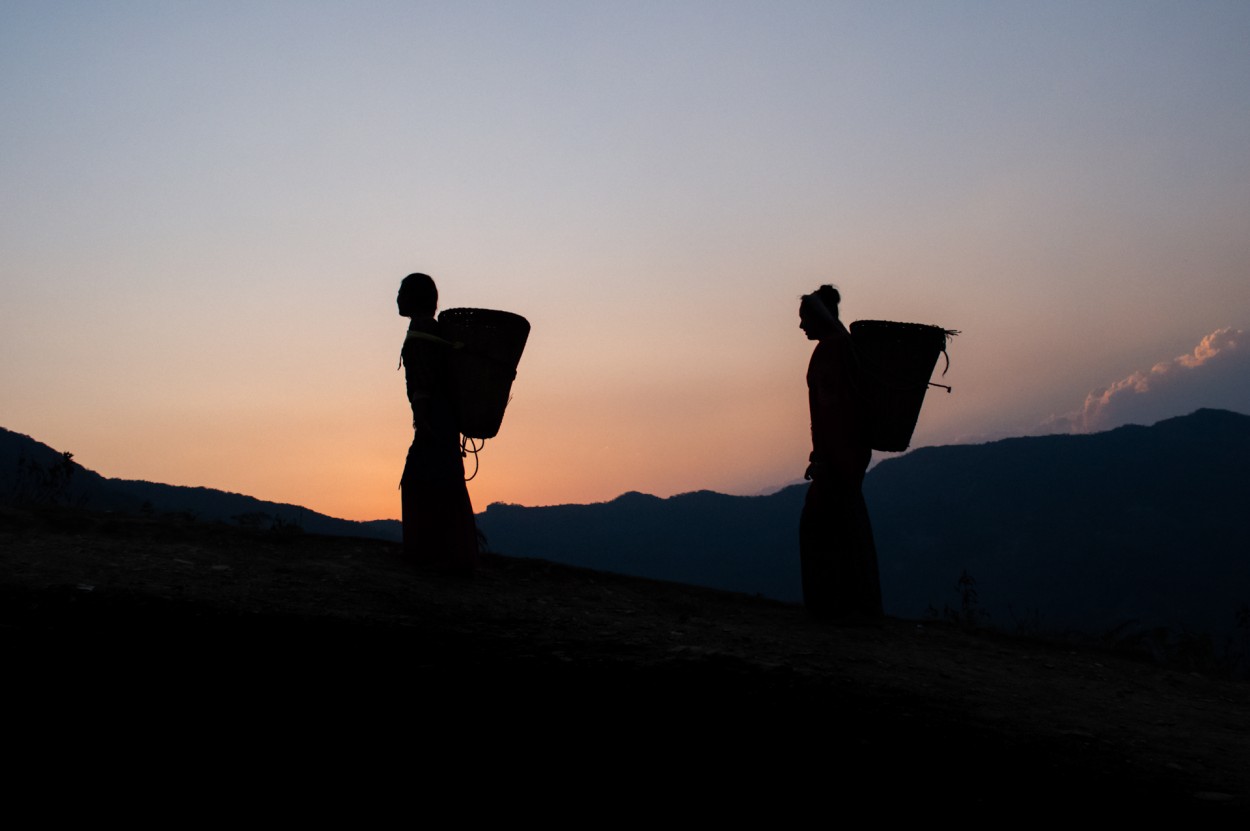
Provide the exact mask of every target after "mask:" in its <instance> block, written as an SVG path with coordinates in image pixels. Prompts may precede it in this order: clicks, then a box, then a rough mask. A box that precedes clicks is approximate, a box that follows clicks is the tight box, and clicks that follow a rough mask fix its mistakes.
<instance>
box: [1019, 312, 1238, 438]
mask: <svg viewBox="0 0 1250 831" xmlns="http://www.w3.org/2000/svg"><path fill="white" fill-rule="evenodd" d="M1200 407H1215V408H1219V409H1226V410H1234V411H1236V412H1241V413H1250V338H1247V336H1246V333H1245V332H1243V331H1242V330H1241V329H1236V328H1233V327H1231V326H1227V327H1224V328H1223V329H1216V330H1215V331H1214V332H1212V333H1211V334H1209V335H1207V336H1206V337H1204V338H1203V339H1202V341H1201V342H1200V343H1199V344H1198V345H1197V346H1196V347H1194V350H1193V351H1192V352H1188V353H1186V354H1184V355H1180V356H1178V357H1176V358H1173V359H1172V360H1170V361H1163V362H1160V363H1157V364H1155V365H1154V366H1152V367H1151V368H1150V369H1146V370H1138V371H1137V372H1134V373H1132V374H1131V375H1128V376H1127V377H1125V378H1121V379H1120V380H1118V381H1116V382H1114V383H1112V384H1110V385H1109V386H1107V387H1106V388H1104V389H1102V390H1097V391H1094V392H1091V393H1090V394H1089V395H1087V396H1086V397H1085V403H1084V405H1083V406H1082V407H1081V408H1080V409H1079V410H1076V411H1074V412H1071V413H1068V414H1066V415H1062V416H1052V417H1051V418H1050V419H1048V420H1047V421H1046V422H1045V423H1044V424H1043V425H1042V429H1041V430H1039V431H1038V432H1048V433H1092V432H1097V431H1099V430H1110V429H1112V428H1113V427H1119V426H1121V425H1123V424H1153V423H1154V422H1156V421H1159V420H1161V419H1165V418H1171V417H1172V416H1178V415H1184V414H1186V413H1190V412H1193V411H1194V410H1196V409H1199V408H1200Z"/></svg>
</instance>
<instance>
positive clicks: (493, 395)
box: [438, 309, 530, 439]
mask: <svg viewBox="0 0 1250 831" xmlns="http://www.w3.org/2000/svg"><path fill="white" fill-rule="evenodd" d="M438 322H439V324H440V326H441V327H442V330H443V336H444V337H446V338H447V339H448V340H450V341H453V342H455V343H456V344H457V348H456V349H455V350H454V351H453V352H452V353H451V354H452V357H451V363H452V377H453V378H454V379H455V385H456V391H455V395H456V407H457V410H458V414H459V417H460V432H461V433H463V434H464V435H466V436H468V437H470V438H475V439H490V438H494V437H495V435H496V434H497V433H498V432H499V425H501V424H502V423H503V414H504V410H505V409H507V407H508V400H509V399H510V398H511V393H512V381H513V379H514V378H516V367H517V364H518V363H519V362H520V360H521V353H522V352H523V351H524V350H525V341H526V339H527V338H528V337H529V332H530V324H529V321H528V320H526V319H525V318H523V317H521V316H520V315H517V314H513V313H511V312H499V311H494V310H492V309H446V310H444V311H443V312H442V313H441V314H440V315H439V316H438Z"/></svg>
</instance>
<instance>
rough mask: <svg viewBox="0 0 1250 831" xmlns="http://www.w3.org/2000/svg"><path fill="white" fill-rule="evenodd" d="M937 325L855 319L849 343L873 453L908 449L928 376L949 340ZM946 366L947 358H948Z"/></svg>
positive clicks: (918, 415) (951, 331)
mask: <svg viewBox="0 0 1250 831" xmlns="http://www.w3.org/2000/svg"><path fill="white" fill-rule="evenodd" d="M955 334H957V333H956V332H955V331H954V330H948V329H943V328H942V327H941V326H927V325H925V324H923V323H893V322H891V321H888V320H857V321H855V322H854V323H852V324H851V342H852V343H853V344H854V346H855V353H856V355H857V356H858V357H859V363H860V368H861V369H862V370H863V373H864V378H865V379H866V383H867V391H866V392H867V398H868V415H869V439H870V441H871V444H872V447H873V449H874V450H890V451H900V450H906V449H907V447H908V445H910V444H911V436H912V433H914V432H915V431H916V422H917V420H918V419H919V418H920V407H921V405H922V404H924V394H925V392H926V391H927V390H928V389H929V377H930V376H931V375H932V374H933V368H934V367H935V366H937V359H938V355H941V354H943V353H945V352H946V342H947V339H948V338H949V337H951V336H953V335H955ZM948 361H949V359H948Z"/></svg>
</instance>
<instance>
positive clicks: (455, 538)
mask: <svg viewBox="0 0 1250 831" xmlns="http://www.w3.org/2000/svg"><path fill="white" fill-rule="evenodd" d="M400 489H401V491H402V496H401V503H402V508H403V523H404V554H405V556H407V557H408V558H409V559H411V560H414V561H416V562H419V563H424V564H427V565H431V566H434V567H435V568H439V569H443V570H448V571H461V572H468V571H472V570H473V568H474V566H475V565H476V563H477V525H476V523H474V521H473V505H472V503H471V502H470V501H469V489H468V488H467V487H466V486H465V483H464V461H463V460H462V459H461V457H460V447H459V443H458V441H456V440H454V439H452V440H448V439H447V438H446V437H443V438H442V440H441V441H437V440H434V439H432V438H427V437H424V436H421V435H418V436H417V437H416V438H414V439H413V442H412V447H410V448H409V449H408V458H407V460H406V461H405V463H404V475H403V478H402V479H401V480H400Z"/></svg>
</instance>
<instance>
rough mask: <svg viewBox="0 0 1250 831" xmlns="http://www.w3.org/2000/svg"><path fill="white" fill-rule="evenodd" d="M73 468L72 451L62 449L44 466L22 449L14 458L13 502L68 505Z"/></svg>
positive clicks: (26, 504)
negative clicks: (50, 462) (22, 451)
mask: <svg viewBox="0 0 1250 831" xmlns="http://www.w3.org/2000/svg"><path fill="white" fill-rule="evenodd" d="M75 470H77V465H75V464H74V454H73V453H62V454H61V457H60V458H59V459H58V460H57V461H55V462H53V463H52V464H51V465H48V466H47V467H44V466H43V465H41V464H40V463H39V462H37V461H35V460H34V459H32V458H30V457H28V456H27V455H26V454H25V453H22V454H21V455H20V456H19V457H18V459H17V478H16V479H15V480H14V483H13V502H14V503H16V504H18V505H24V506H28V507H55V506H57V505H62V504H66V505H68V504H69V502H70V484H71V483H72V481H73V478H74V471H75Z"/></svg>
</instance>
